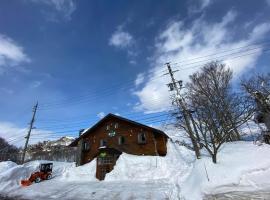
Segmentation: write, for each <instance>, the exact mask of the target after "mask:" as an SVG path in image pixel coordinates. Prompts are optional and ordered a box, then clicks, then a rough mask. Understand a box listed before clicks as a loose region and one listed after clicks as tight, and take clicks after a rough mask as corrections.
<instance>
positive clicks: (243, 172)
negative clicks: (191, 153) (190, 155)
mask: <svg viewBox="0 0 270 200" xmlns="http://www.w3.org/2000/svg"><path fill="white" fill-rule="evenodd" d="M269 153H270V145H262V146H257V145H254V144H253V143H252V142H234V143H226V144H225V145H224V146H223V148H222V150H221V151H220V152H219V154H218V163H217V164H214V163H212V161H211V158H209V157H203V158H202V159H200V160H197V161H196V162H195V163H194V166H193V169H192V171H191V173H190V175H189V177H188V178H187V180H186V181H185V184H184V185H183V187H182V193H183V195H184V196H186V199H187V200H188V199H200V198H202V194H203V193H212V194H213V193H221V192H222V193H224V192H229V191H237V190H242V189H243V187H244V186H245V190H247V191H250V190H254V186H256V187H257V188H260V189H261V190H264V189H269V188H270V180H266V179H264V180H263V182H264V184H262V183H261V179H258V177H256V175H258V176H261V177H264V176H265V177H267V175H269V170H270V160H269V159H267V158H268V157H269ZM204 166H205V167H204ZM205 168H206V170H205ZM206 171H207V173H208V176H209V179H210V181H208V180H207V175H206ZM192 185H198V186H197V187H191V186H192Z"/></svg>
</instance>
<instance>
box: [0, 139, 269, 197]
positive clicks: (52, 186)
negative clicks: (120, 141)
mask: <svg viewBox="0 0 270 200" xmlns="http://www.w3.org/2000/svg"><path fill="white" fill-rule="evenodd" d="M269 155H270V146H269V145H262V146H256V145H254V144H253V143H252V142H235V143H228V144H225V145H224V146H223V148H222V149H221V152H220V153H219V155H218V164H213V163H212V162H211V158H210V157H208V156H203V157H202V159H200V160H195V159H194V155H193V152H191V151H190V150H188V149H186V148H185V147H182V146H179V145H177V144H175V143H172V142H168V154H167V156H166V157H155V156H135V155H129V154H122V155H121V156H120V158H119V159H118V161H117V164H116V166H115V168H114V170H113V171H112V172H110V173H109V174H107V175H106V178H105V181H98V180H97V179H96V178H95V168H96V161H95V160H94V161H92V162H91V163H88V164H86V165H84V166H80V167H75V164H74V163H65V162H54V169H53V174H54V178H53V179H52V180H49V181H44V182H42V183H39V184H33V185H31V186H30V187H27V188H22V187H20V185H19V181H20V180H21V179H23V178H26V177H27V176H29V175H30V173H31V172H33V171H35V170H36V169H37V168H38V165H39V163H41V162H46V161H33V162H29V163H26V164H24V165H16V164H15V163H12V162H0V194H6V195H11V196H23V197H24V198H29V199H48V197H49V199H117V200H118V199H153V200H159V199H160V200H161V199H186V200H191V199H192V200H201V199H202V198H203V195H205V194H209V193H224V192H226V191H235V190H239V191H243V190H245V191H253V190H267V189H270V180H269V178H268V177H269V175H270V159H267V158H268V157H269ZM205 168H206V170H207V172H208V176H209V179H210V181H208V180H207V176H206V171H205Z"/></svg>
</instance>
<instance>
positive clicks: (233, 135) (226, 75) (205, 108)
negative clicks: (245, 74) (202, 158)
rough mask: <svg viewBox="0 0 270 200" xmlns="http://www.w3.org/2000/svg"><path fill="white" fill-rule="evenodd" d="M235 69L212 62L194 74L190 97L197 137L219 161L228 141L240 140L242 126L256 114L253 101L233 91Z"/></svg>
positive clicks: (189, 87) (188, 86)
mask: <svg viewBox="0 0 270 200" xmlns="http://www.w3.org/2000/svg"><path fill="white" fill-rule="evenodd" d="M232 76H233V74H232V71H231V70H230V69H229V68H227V67H226V66H225V65H224V64H220V63H218V62H211V63H209V64H207V65H205V66H204V67H203V68H202V71H200V72H197V73H194V74H193V75H191V76H190V83H188V84H187V89H188V100H189V103H190V107H191V109H192V119H193V120H192V121H193V124H194V129H196V132H197V134H196V135H197V139H198V140H199V141H198V142H200V144H201V146H203V147H205V148H206V150H207V151H208V152H209V154H210V155H211V156H212V160H213V162H214V163H216V162H217V153H218V150H219V148H220V147H221V145H222V144H224V143H225V142H227V141H235V140H240V133H239V130H238V129H239V127H240V126H241V125H242V124H244V123H245V122H246V121H247V120H248V119H250V118H251V116H252V107H251V105H252V104H251V103H250V101H248V99H247V98H246V97H245V96H241V95H240V94H237V93H233V92H232V88H231V81H232Z"/></svg>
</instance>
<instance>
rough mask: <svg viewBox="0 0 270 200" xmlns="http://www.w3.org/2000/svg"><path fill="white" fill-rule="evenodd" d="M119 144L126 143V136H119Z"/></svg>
mask: <svg viewBox="0 0 270 200" xmlns="http://www.w3.org/2000/svg"><path fill="white" fill-rule="evenodd" d="M118 144H119V145H121V144H125V137H124V136H119V137H118Z"/></svg>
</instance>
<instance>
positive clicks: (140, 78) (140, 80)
mask: <svg viewBox="0 0 270 200" xmlns="http://www.w3.org/2000/svg"><path fill="white" fill-rule="evenodd" d="M144 79H145V77H144V74H143V73H140V74H138V75H137V78H136V80H135V85H136V86H139V85H141V84H142V83H143V81H144Z"/></svg>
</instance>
